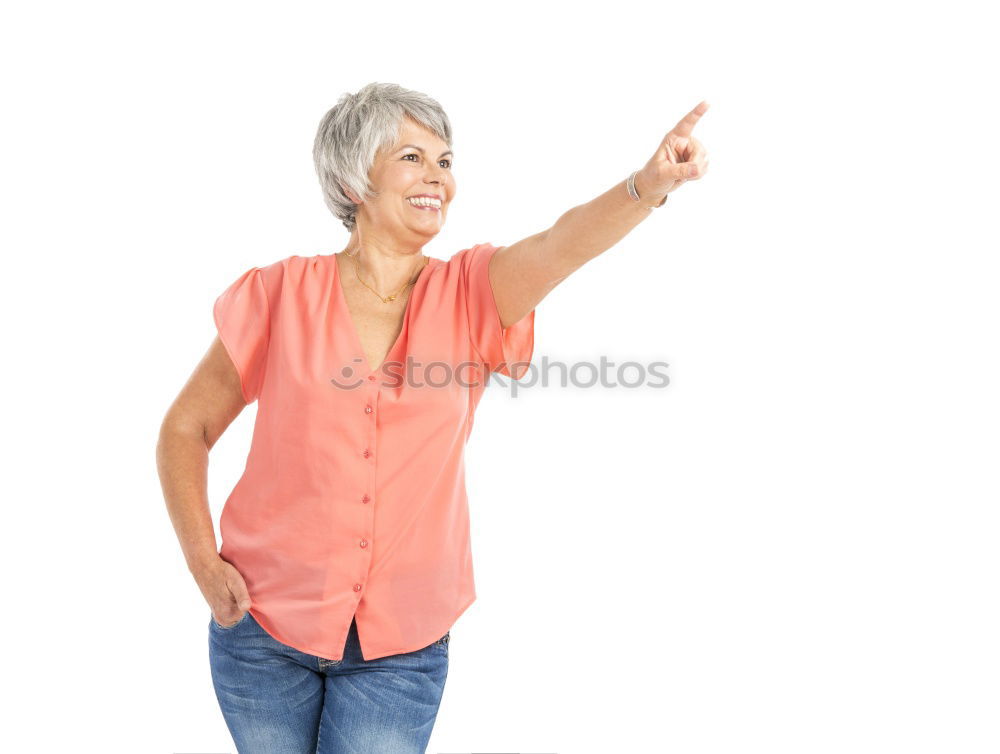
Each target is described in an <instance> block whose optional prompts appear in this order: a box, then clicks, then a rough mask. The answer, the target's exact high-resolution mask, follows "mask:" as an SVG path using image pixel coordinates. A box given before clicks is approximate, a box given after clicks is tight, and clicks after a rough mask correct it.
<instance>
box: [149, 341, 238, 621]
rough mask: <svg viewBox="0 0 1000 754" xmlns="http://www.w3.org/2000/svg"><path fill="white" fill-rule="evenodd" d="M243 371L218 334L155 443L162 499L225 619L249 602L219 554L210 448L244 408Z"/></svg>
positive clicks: (191, 561) (198, 578) (191, 562)
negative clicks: (210, 503)
mask: <svg viewBox="0 0 1000 754" xmlns="http://www.w3.org/2000/svg"><path fill="white" fill-rule="evenodd" d="M245 405H246V402H245V401H244V398H243V392H242V389H241V386H240V375H239V372H238V371H237V370H236V367H235V365H234V364H233V362H232V360H231V359H230V357H229V354H228V353H226V349H225V347H224V346H223V345H222V341H221V340H220V339H219V337H218V336H216V337H215V340H214V341H213V342H212V345H211V347H210V348H209V349H208V351H207V352H206V354H205V356H204V357H203V358H202V360H201V362H199V364H198V366H197V367H196V368H195V370H194V372H193V373H192V375H191V377H190V378H189V379H188V381H187V383H186V384H185V385H184V387H183V388H182V389H181V392H180V394H179V395H178V396H177V398H176V399H175V400H174V402H173V404H172V405H171V406H170V408H169V410H168V411H167V414H166V416H165V417H164V419H163V423H162V424H161V426H160V435H159V440H158V442H157V444H156V466H157V471H158V472H159V475H160V484H161V486H162V487H163V497H164V499H165V501H166V504H167V511H168V512H169V515H170V520H171V522H172V523H173V526H174V530H175V532H176V534H177V538H178V540H179V541H180V545H181V549H182V550H183V551H184V559H185V560H186V561H187V566H188V570H190V571H191V574H192V575H193V576H194V577H195V580H196V581H197V583H198V586H199V587H200V588H201V590H202V593H203V594H204V595H205V599H206V600H207V601H208V603H209V605H210V606H211V607H212V611H213V613H214V614H215V616H216V617H217V619H218V620H219V622H220V623H230V622H232V621H234V620H235V619H236V618H238V617H240V614H241V611H242V610H245V609H246V607H248V606H249V601H250V600H249V595H248V594H247V590H246V585H245V584H244V583H243V579H242V577H240V575H239V573H238V572H237V571H236V569H235V568H234V567H233V566H232V565H230V564H229V563H226V562H225V561H224V560H222V558H221V557H220V556H219V553H218V549H217V544H216V540H215V530H214V528H213V526H212V514H211V511H210V510H209V507H208V452H209V450H211V449H212V446H214V445H215V443H216V441H218V439H219V437H221V436H222V433H223V432H225V430H226V428H227V427H228V426H229V425H230V424H231V423H232V422H233V420H234V419H235V418H236V417H237V416H238V415H239V413H240V412H241V411H242V410H243V408H244V406H245Z"/></svg>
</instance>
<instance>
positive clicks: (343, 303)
mask: <svg viewBox="0 0 1000 754" xmlns="http://www.w3.org/2000/svg"><path fill="white" fill-rule="evenodd" d="M330 256H331V257H332V259H331V261H332V262H333V287H334V290H335V293H336V296H337V302H338V307H339V309H340V312H339V314H340V316H342V317H343V318H344V321H345V322H346V323H347V328H348V329H349V330H350V331H351V339H352V340H353V341H354V350H355V355H357V356H358V357H359V360H360V362H361V363H362V364H364V366H365V367H366V368H367V369H368V370H369V371H368V372H367V373H366V374H365V376H366V377H367V376H370V375H374V374H377V373H378V372H379V371H381V369H382V367H384V366H385V365H386V364H387V363H389V360H390V359H391V358H392V356H393V355H394V353H395V351H396V349H397V348H398V347H399V344H400V343H401V342H402V340H403V336H404V335H406V331H407V328H408V327H409V322H410V309H411V306H410V304H411V303H412V302H413V298H414V297H415V296H416V295H417V289H418V288H419V287H420V285H421V283H422V282H423V281H424V279H425V278H426V277H427V274H426V273H427V271H428V270H429V269H430V268H431V267H433V266H434V265H435V264H437V262H438V260H437V259H435V258H434V257H428V258H427V263H426V264H425V265H424V266H423V267H421V268H420V272H419V273H417V279H416V280H415V281H413V286H412V290H411V291H410V295H409V296H408V297H407V299H406V306H405V307H404V308H403V323H402V325H401V326H400V328H399V334H398V335H397V336H396V340H394V341H393V343H392V345H391V346H389V350H388V351H387V352H386V354H385V358H384V359H382V363H381V364H379V365H378V366H377V367H375V368H374V369H372V368H371V365H370V364H369V363H368V357H367V356H366V355H365V349H364V345H363V344H362V343H361V336H360V335H359V334H358V328H357V326H356V325H355V323H354V317H353V315H352V314H351V309H350V307H349V306H348V305H347V295H346V294H345V293H344V285H343V283H342V282H341V280H340V262H338V261H337V255H336V254H331V255H330Z"/></svg>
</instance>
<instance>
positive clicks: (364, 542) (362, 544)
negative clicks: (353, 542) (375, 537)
mask: <svg viewBox="0 0 1000 754" xmlns="http://www.w3.org/2000/svg"><path fill="white" fill-rule="evenodd" d="M361 546H362V547H367V546H368V540H367V539H362V540H361Z"/></svg>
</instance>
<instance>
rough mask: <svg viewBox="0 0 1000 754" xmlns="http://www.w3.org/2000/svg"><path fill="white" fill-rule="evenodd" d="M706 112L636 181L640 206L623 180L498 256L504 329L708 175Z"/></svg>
mask: <svg viewBox="0 0 1000 754" xmlns="http://www.w3.org/2000/svg"><path fill="white" fill-rule="evenodd" d="M707 110H708V104H707V103H705V102H701V103H699V104H698V106H697V107H695V108H694V110H692V111H691V112H689V113H688V114H687V115H685V116H684V117H683V118H682V119H681V120H680V121H679V122H678V123H677V125H676V126H674V127H673V128H672V129H671V130H670V131H669V132H668V133H667V135H666V136H665V137H664V138H663V140H662V141H661V142H660V144H659V146H658V147H657V149H656V152H655V153H654V154H653V156H652V157H651V158H650V159H649V161H648V162H647V163H646V165H645V166H644V167H643V168H642V170H640V171H639V173H638V175H636V177H635V187H636V191H637V192H638V194H639V197H640V201H638V202H637V201H635V200H634V199H632V198H631V197H630V196H629V195H628V191H627V189H626V187H625V183H626V182H625V181H622V182H621V183H618V184H617V185H615V186H613V187H612V188H611V189H609V190H608V191H606V192H604V193H603V194H601V195H600V196H598V197H597V198H596V199H592V200H591V201H589V202H587V203H586V204H581V205H579V206H577V207H573V208H572V209H570V210H568V211H567V212H565V213H564V214H563V215H562V216H561V217H560V218H559V219H558V220H556V222H555V224H554V225H553V226H552V227H551V228H549V229H548V230H546V231H543V232H541V233H537V234H535V235H533V236H529V237H528V238H525V239H524V240H522V241H518V242H517V243H515V244H511V245H510V246H505V247H503V248H501V249H498V250H497V251H496V252H495V253H494V254H493V258H492V259H491V260H490V268H489V275H490V284H491V285H492V287H493V293H494V298H495V299H496V303H497V309H498V310H499V312H500V320H501V324H502V325H503V326H504V327H508V326H510V325H511V324H513V323H515V322H518V321H519V320H520V319H521V318H522V317H524V316H525V315H526V314H527V313H528V312H530V311H531V310H532V309H534V308H535V307H536V306H537V305H538V303H539V302H540V301H541V300H542V299H543V298H545V296H546V295H548V293H549V292H550V291H551V290H552V289H553V288H555V287H556V285H558V284H559V283H561V282H562V281H563V280H565V279H566V278H567V277H568V276H569V275H570V274H571V273H572V272H573V271H575V270H577V269H579V268H580V267H582V266H583V265H584V264H586V263H587V262H588V261H590V260H591V259H593V258H594V257H596V256H598V255H599V254H602V253H603V252H605V251H607V250H608V249H610V248H611V247H612V246H614V245H615V244H616V243H618V242H619V241H620V240H621V239H623V238H624V237H625V236H626V235H628V234H629V232H630V231H631V230H632V229H633V228H635V226H637V225H638V224H639V223H641V222H642V221H643V220H645V219H646V218H647V217H648V216H649V214H650V213H651V212H652V211H653V210H652V209H650V207H651V206H655V205H656V204H658V203H659V202H660V200H661V199H662V198H663V197H664V196H665V195H666V194H669V193H670V192H671V191H674V190H675V189H677V188H679V187H680V186H682V185H683V184H684V183H685V182H687V181H689V180H697V179H698V178H701V177H702V176H703V175H704V174H705V171H706V169H707V167H708V153H707V152H706V151H705V149H704V147H703V146H702V145H701V143H700V142H698V140H697V139H695V138H694V137H692V136H691V131H692V129H693V128H694V125H695V124H696V123H697V122H698V120H699V119H700V118H701V116H702V115H704V114H705V112H706V111H707Z"/></svg>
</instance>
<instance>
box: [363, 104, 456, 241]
mask: <svg viewBox="0 0 1000 754" xmlns="http://www.w3.org/2000/svg"><path fill="white" fill-rule="evenodd" d="M451 157H452V155H451V149H449V147H448V145H447V144H446V143H445V142H444V141H442V140H441V139H439V138H438V137H437V136H435V135H434V134H433V133H431V132H430V131H428V130H427V129H425V128H424V127H423V126H420V125H418V124H417V123H416V122H414V121H412V120H410V119H409V118H404V119H403V124H402V126H401V128H400V134H399V141H398V142H397V143H396V144H395V145H394V146H393V148H392V149H390V150H389V151H387V152H383V153H380V154H379V156H378V157H377V158H376V160H375V164H374V165H373V166H372V170H371V172H370V174H369V179H370V180H371V183H372V185H373V187H374V188H375V190H376V191H378V192H379V195H378V196H377V197H375V198H374V199H371V200H369V201H367V202H365V203H364V204H363V205H362V206H361V207H360V208H359V211H358V219H359V221H360V220H361V218H362V216H364V219H365V220H366V221H367V223H370V224H371V225H372V226H374V227H375V228H380V229H382V230H383V231H385V230H389V231H390V232H392V233H393V234H394V235H401V236H404V237H405V236H410V235H414V234H416V235H418V236H422V237H424V238H430V237H433V236H435V235H436V234H437V233H438V232H440V230H441V228H442V227H443V226H444V221H445V219H446V217H447V215H448V205H449V204H450V203H451V200H452V199H453V198H454V196H455V178H454V176H453V175H452V172H451ZM421 195H423V196H424V197H425V199H424V201H423V202H422V203H421V204H415V203H414V202H413V201H411V199H412V198H413V197H417V196H421ZM433 197H436V198H437V199H438V202H434V201H429V199H432V198H433ZM438 204H439V205H440V206H436V205H438Z"/></svg>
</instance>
